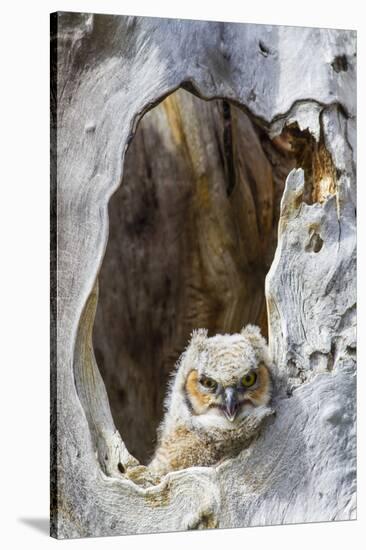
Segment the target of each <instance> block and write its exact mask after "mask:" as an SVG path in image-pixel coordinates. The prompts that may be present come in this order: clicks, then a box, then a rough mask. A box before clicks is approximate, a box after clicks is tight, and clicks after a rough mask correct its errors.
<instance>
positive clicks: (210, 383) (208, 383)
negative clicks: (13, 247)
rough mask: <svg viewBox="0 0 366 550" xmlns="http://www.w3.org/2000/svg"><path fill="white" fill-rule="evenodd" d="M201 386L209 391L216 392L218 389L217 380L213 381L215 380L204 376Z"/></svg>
mask: <svg viewBox="0 0 366 550" xmlns="http://www.w3.org/2000/svg"><path fill="white" fill-rule="evenodd" d="M200 384H202V386H203V387H204V388H207V389H208V390H215V389H216V388H217V383H216V382H215V380H213V378H209V377H208V376H202V377H201V378H200Z"/></svg>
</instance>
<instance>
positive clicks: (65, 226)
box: [51, 13, 356, 538]
mask: <svg viewBox="0 0 366 550" xmlns="http://www.w3.org/2000/svg"><path fill="white" fill-rule="evenodd" d="M52 18H53V19H52V21H53V24H52V29H53V36H52V45H51V47H52V48H53V49H52V54H53V57H52V59H53V62H54V66H53V73H52V77H53V78H52V83H51V84H52V89H51V94H52V95H51V100H52V105H53V109H52V118H51V132H52V133H51V137H52V140H51V146H52V157H51V161H52V168H53V172H52V204H51V207H52V212H53V217H52V224H51V229H52V233H51V247H52V248H51V283H52V285H51V290H52V297H51V313H52V326H51V330H52V332H51V335H52V357H51V358H52V370H51V390H52V398H51V435H52V436H53V440H52V443H51V519H52V523H51V533H52V535H54V536H57V537H60V538H66V537H80V536H97V535H112V534H125V533H146V532H155V531H170V530H183V529H188V528H200V527H244V526H250V525H270V524H278V523H294V522H305V521H330V520H334V519H351V518H354V517H355V506H356V505H355V478H356V471H355V468H356V451H355V447H356V444H355V368H356V358H355V347H356V338H355V322H356V319H355V304H356V296H355V290H356V289H355V270H356V260H355V251H356V224H355V191H356V190H355V151H354V144H355V114H356V113H355V106H356V92H355V90H356V88H355V86H356V74H355V71H356V65H355V59H356V57H355V56H356V51H355V48H356V46H355V33H354V32H353V31H340V30H329V29H327V30H325V29H309V28H295V27H269V26H264V25H243V24H233V23H230V24H229V23H213V22H210V23H207V22H194V21H179V20H167V19H157V18H154V19H153V18H135V17H123V16H117V17H116V16H102V15H100V16H99V15H98V16H93V15H89V14H67V13H59V14H56V15H53V16H52ZM56 46H57V48H56ZM182 83H189V85H190V87H191V89H192V88H193V90H194V92H195V94H196V95H197V96H199V97H200V98H202V99H214V98H225V99H226V100H227V101H231V102H232V103H233V104H235V105H236V106H238V107H240V108H241V109H244V110H245V112H246V113H247V115H248V116H249V119H250V120H251V121H252V124H255V125H258V126H260V127H261V128H262V129H263V130H264V131H265V132H266V134H267V135H268V136H269V137H270V138H273V143H276V139H277V141H278V140H281V139H283V136H286V135H287V134H286V132H288V131H290V132H292V131H293V123H294V122H297V126H298V128H299V129H300V130H302V133H301V132H300V133H301V136H300V138H299V139H298V138H296V139H298V141H297V142H296V143H297V148H298V149H297V152H296V155H295V156H296V161H297V163H296V166H298V167H300V168H297V169H295V170H293V171H291V172H290V174H289V175H288V177H287V180H286V185H285V190H284V193H283V196H282V200H281V211H280V219H279V224H278V243H277V248H276V252H275V257H274V260H273V263H272V265H271V268H270V270H269V273H268V275H267V277H266V302H267V312H268V333H269V344H270V348H271V352H272V355H273V359H274V362H275V364H276V367H277V375H276V396H275V400H274V407H275V409H276V413H277V414H276V417H275V418H271V419H270V420H268V422H267V423H266V425H265V426H264V429H263V431H262V434H261V436H260V437H259V438H258V439H257V440H256V442H255V443H254V444H253V445H251V446H250V447H249V448H248V449H246V450H244V451H243V452H242V453H241V454H240V455H239V456H238V457H237V458H235V459H232V460H228V461H226V462H225V463H223V464H221V465H219V466H217V467H213V468H190V469H188V470H185V471H184V470H183V471H180V472H175V473H171V474H168V475H167V476H166V477H165V478H164V479H162V480H161V482H160V483H159V484H158V485H151V484H150V480H149V476H148V473H147V472H145V470H144V468H143V467H140V466H138V462H137V460H136V458H135V457H134V456H133V455H132V454H130V452H129V450H128V449H127V447H126V445H125V443H124V442H123V441H122V439H121V436H120V433H119V431H117V429H116V427H115V423H114V421H113V418H112V413H111V409H110V405H109V401H108V395H107V391H106V387H105V385H104V382H103V379H102V376H101V374H100V371H99V368H98V365H97V363H96V360H95V356H94V351H93V343H92V334H93V325H94V319H95V311H96V307H97V299H98V288H97V287H98V284H97V280H98V274H99V272H100V270H101V266H102V262H103V257H104V254H105V250H106V246H107V241H108V229H109V219H108V205H109V201H110V198H111V196H112V195H113V193H114V192H115V191H116V190H117V188H118V187H119V185H120V182H121V180H122V175H123V167H124V160H125V154H126V149H127V146H128V144H129V143H130V142H131V138H132V135H133V134H134V133H135V131H136V127H137V123H138V122H139V121H140V119H141V117H142V115H143V114H144V113H145V112H147V111H148V110H149V109H150V108H151V107H152V106H154V105H156V104H158V103H159V102H160V101H161V100H162V99H163V98H164V97H166V96H167V95H168V94H170V93H171V92H173V91H174V90H176V89H177V88H179V87H180V86H181V85H182ZM291 125H292V126H291ZM287 127H288V128H289V130H288V129H286V128H287ZM307 129H308V132H307V133H306V130H307ZM305 134H306V135H307V137H306V141H305V142H304V143H302V141H301V140H302V136H304V135H305ZM246 135H247V134H246ZM276 136H277V137H276ZM285 143H286V140H285ZM131 147H132V146H131ZM263 147H264V149H265V146H263ZM295 149H296V148H295ZM266 152H267V153H268V151H266ZM275 202H276V201H275V200H274V203H275ZM56 215H57V224H56ZM273 215H274V214H273ZM238 219H241V218H240V215H239V216H238ZM234 266H235V262H234ZM234 272H235V269H234ZM239 274H240V271H239ZM101 282H103V281H102V280H101ZM101 292H103V290H102V285H101ZM224 309H225V308H224ZM229 310H230V308H229ZM239 317H240V315H239ZM239 320H240V321H241V317H240V319H239ZM239 320H237V321H235V322H239ZM234 325H235V323H234ZM234 325H232V326H234ZM230 327H231V325H230ZM220 328H221V326H219V327H216V326H213V327H212V330H214V329H215V330H216V329H220ZM182 339H184V338H183V337H182ZM180 345H181V343H179V345H178V348H179V346H180ZM122 363H123V361H122ZM122 367H123V365H122V366H121V367H120V368H122ZM127 421H128V422H129V420H128V419H127ZM119 422H120V423H121V425H122V423H123V419H120V421H119ZM121 434H122V435H123V429H122V428H121ZM129 470H131V471H135V472H139V475H138V476H136V479H137V478H138V483H134V482H133V481H132V480H131V479H128V478H127V476H126V475H125V474H126V472H128V471H129Z"/></svg>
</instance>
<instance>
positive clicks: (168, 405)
mask: <svg viewBox="0 0 366 550" xmlns="http://www.w3.org/2000/svg"><path fill="white" fill-rule="evenodd" d="M270 364H271V361H270V357H269V352H268V348H267V345H266V342H265V340H264V338H263V337H262V336H261V334H260V330H259V328H258V327H255V326H253V325H247V326H246V327H245V328H244V329H243V330H242V331H241V333H240V334H232V335H229V334H225V335H216V336H213V337H212V338H209V337H208V336H207V330H205V329H199V330H196V331H194V332H193V333H192V337H191V340H190V343H189V345H188V347H187V348H186V350H185V352H184V353H183V354H182V356H181V357H180V359H179V361H178V363H177V368H176V370H175V372H174V375H173V378H172V379H171V383H170V386H169V389H168V394H167V397H166V401H165V409H166V413H165V417H164V419H163V422H162V424H161V426H160V428H159V432H158V444H157V448H156V451H155V454H154V456H153V458H152V460H151V462H150V464H149V468H150V469H151V471H153V472H154V473H156V474H158V475H163V474H165V473H167V472H169V471H172V470H180V469H182V468H188V467H190V466H211V465H213V464H216V463H217V462H219V461H221V460H223V459H224V458H228V457H231V456H234V455H235V454H237V453H238V452H239V451H240V450H242V449H243V448H245V447H246V446H248V445H249V444H250V442H251V441H252V439H253V437H254V436H255V435H256V434H257V433H258V431H259V427H260V425H261V422H262V420H263V419H264V418H265V417H266V416H268V415H269V414H271V412H272V410H271V409H270V408H269V407H268V404H269V401H270V398H271V388H272V384H271V375H270V370H269V369H270Z"/></svg>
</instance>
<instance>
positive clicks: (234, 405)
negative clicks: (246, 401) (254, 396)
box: [224, 388, 239, 422]
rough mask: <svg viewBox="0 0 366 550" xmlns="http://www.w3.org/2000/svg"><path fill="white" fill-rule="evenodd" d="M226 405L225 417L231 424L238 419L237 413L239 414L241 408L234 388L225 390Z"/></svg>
mask: <svg viewBox="0 0 366 550" xmlns="http://www.w3.org/2000/svg"><path fill="white" fill-rule="evenodd" d="M224 403H225V409H224V412H225V415H226V418H227V419H228V420H230V422H233V420H235V417H236V413H237V412H238V408H239V402H238V399H237V395H236V391H235V389H234V388H225V396H224Z"/></svg>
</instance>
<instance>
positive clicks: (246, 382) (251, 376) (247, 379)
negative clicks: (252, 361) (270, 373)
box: [241, 372, 257, 388]
mask: <svg viewBox="0 0 366 550" xmlns="http://www.w3.org/2000/svg"><path fill="white" fill-rule="evenodd" d="M256 380H257V375H256V374H255V372H249V373H248V374H246V375H245V376H243V378H242V379H241V383H242V386H244V387H245V388H250V387H251V386H253V385H254V384H255V381H256Z"/></svg>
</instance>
